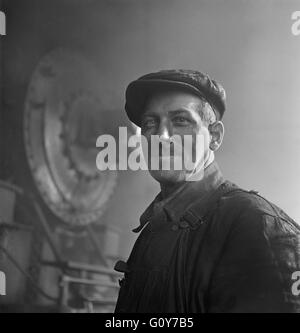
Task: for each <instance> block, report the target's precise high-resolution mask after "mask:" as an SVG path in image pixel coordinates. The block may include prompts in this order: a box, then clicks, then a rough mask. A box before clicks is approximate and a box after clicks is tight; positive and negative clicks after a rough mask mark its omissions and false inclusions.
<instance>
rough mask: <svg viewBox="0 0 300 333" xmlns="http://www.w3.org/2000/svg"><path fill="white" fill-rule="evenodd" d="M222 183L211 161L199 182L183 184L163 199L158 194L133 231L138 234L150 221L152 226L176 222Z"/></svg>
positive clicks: (215, 165)
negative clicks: (190, 207) (188, 209)
mask: <svg viewBox="0 0 300 333" xmlns="http://www.w3.org/2000/svg"><path fill="white" fill-rule="evenodd" d="M223 181H224V178H223V176H222V173H221V171H220V169H219V166H218V164H217V162H215V161H213V162H212V163H211V164H210V165H209V166H207V167H206V168H205V169H204V175H203V178H202V179H201V180H199V181H194V182H191V181H190V182H189V181H187V182H185V183H184V184H183V185H182V186H180V187H179V188H178V189H176V191H175V192H173V193H172V194H171V195H170V196H168V197H167V198H165V199H163V198H162V194H161V192H160V193H159V194H158V195H157V196H156V197H155V199H154V200H153V201H152V203H151V204H150V205H149V207H148V208H147V209H146V210H145V211H144V213H143V214H142V215H141V217H140V225H139V227H137V228H135V229H133V231H134V232H139V231H140V230H141V229H142V228H143V227H144V225H145V224H146V223H147V222H149V221H150V220H151V223H153V224H157V223H161V222H163V221H172V222H178V221H179V218H180V217H181V216H182V214H183V213H184V212H185V210H186V209H187V208H188V207H189V206H190V205H191V204H193V203H194V202H196V201H199V204H201V201H203V200H204V199H205V198H206V197H207V196H208V195H210V194H211V193H212V192H213V191H214V190H216V189H217V188H218V187H219V185H221V183H223ZM204 201H205V200H204Z"/></svg>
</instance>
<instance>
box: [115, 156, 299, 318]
mask: <svg viewBox="0 0 300 333" xmlns="http://www.w3.org/2000/svg"><path fill="white" fill-rule="evenodd" d="M134 231H135V232H141V233H140V235H139V237H138V239H137V240H136V242H135V245H134V247H133V250H132V252H131V254H130V257H129V259H128V261H127V263H125V262H122V261H119V262H118V263H117V264H116V266H115V269H116V270H118V271H122V272H124V278H123V279H122V280H121V281H120V291H119V297H118V301H117V305H116V309H115V312H116V313H120V312H125V313H130V312H134V313H149V312H152V313H160V312H164V313H169V312H171V313H205V312H300V295H299V296H296V295H293V293H292V284H293V283H294V282H295V281H293V280H292V274H293V272H295V271H300V262H299V258H300V228H299V226H298V225H297V223H295V222H294V221H293V220H292V219H291V218H290V217H289V216H287V215H286V214H285V213H284V212H283V211H282V210H281V209H279V208H278V207H277V206H275V205H274V204H271V203H270V202H268V201H267V200H266V199H264V198H262V197H261V196H259V195H258V194H257V193H256V192H254V191H245V190H242V189H240V188H238V187H237V186H236V185H234V184H232V183H231V182H228V181H224V179H223V177H222V174H221V172H220V170H219V168H218V166H217V164H216V163H215V162H213V163H212V164H211V165H210V166H209V167H208V168H207V169H205V172H204V177H203V179H202V180H201V181H198V182H187V183H186V184H185V185H184V186H182V187H181V188H180V189H179V190H177V191H176V192H175V193H174V194H173V195H171V197H170V198H167V199H166V200H162V199H161V194H159V195H158V196H157V197H156V199H155V200H154V201H153V202H152V204H151V205H150V206H149V207H148V208H147V210H146V211H145V212H144V214H143V215H142V216H141V219H140V226H139V227H138V228H136V229H135V230H134Z"/></svg>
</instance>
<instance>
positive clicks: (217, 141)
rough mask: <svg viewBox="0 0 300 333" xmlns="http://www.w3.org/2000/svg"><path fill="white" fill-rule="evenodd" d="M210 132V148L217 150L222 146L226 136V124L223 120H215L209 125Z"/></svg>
mask: <svg viewBox="0 0 300 333" xmlns="http://www.w3.org/2000/svg"><path fill="white" fill-rule="evenodd" d="M208 130H209V133H210V143H209V148H210V150H212V151H216V150H218V149H219V148H220V146H221V144H222V141H223V137H224V131H225V129H224V124H223V123H222V122H221V121H215V122H214V123H213V124H210V125H209V126H208Z"/></svg>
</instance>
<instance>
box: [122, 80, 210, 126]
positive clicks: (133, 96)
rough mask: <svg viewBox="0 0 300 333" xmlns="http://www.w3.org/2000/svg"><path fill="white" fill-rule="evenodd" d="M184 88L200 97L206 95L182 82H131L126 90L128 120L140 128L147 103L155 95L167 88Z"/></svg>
mask: <svg viewBox="0 0 300 333" xmlns="http://www.w3.org/2000/svg"><path fill="white" fill-rule="evenodd" d="M168 87H170V88H175V87H178V88H182V89H183V90H185V91H189V92H191V93H193V94H195V95H197V96H199V97H204V95H203V94H202V93H201V91H199V90H198V89H197V88H196V87H194V86H192V85H190V84H188V83H185V82H180V81H171V80H136V81H133V82H131V83H130V84H129V85H128V87H127V89H126V105H125V110H126V113H127V115H128V118H129V119H130V120H131V121H132V122H133V123H134V124H136V125H137V126H140V121H141V116H142V114H143V112H144V107H145V101H146V100H147V98H149V97H150V96H151V95H152V94H153V93H156V92H159V90H160V89H161V90H162V89H166V88H168Z"/></svg>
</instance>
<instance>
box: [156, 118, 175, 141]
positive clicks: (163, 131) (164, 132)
mask: <svg viewBox="0 0 300 333" xmlns="http://www.w3.org/2000/svg"><path fill="white" fill-rule="evenodd" d="M157 134H158V135H159V136H160V137H161V139H165V140H169V139H170V137H171V136H172V133H171V129H170V126H169V123H168V121H167V120H162V121H161V122H160V125H159V128H158V133H157Z"/></svg>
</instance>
